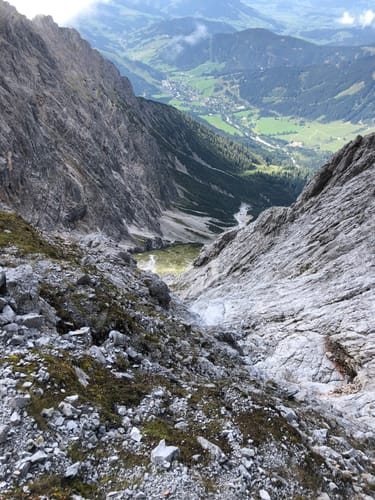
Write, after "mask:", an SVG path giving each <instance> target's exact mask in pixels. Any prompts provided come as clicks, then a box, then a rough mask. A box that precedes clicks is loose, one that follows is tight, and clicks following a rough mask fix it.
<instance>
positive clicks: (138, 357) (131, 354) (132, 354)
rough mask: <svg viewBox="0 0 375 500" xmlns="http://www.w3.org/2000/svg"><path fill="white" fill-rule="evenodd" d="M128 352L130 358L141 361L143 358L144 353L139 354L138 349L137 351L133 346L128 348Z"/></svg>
mask: <svg viewBox="0 0 375 500" xmlns="http://www.w3.org/2000/svg"><path fill="white" fill-rule="evenodd" d="M126 354H127V355H128V356H129V358H130V359H133V360H134V361H141V360H142V355H141V354H139V353H138V352H137V351H135V350H134V349H133V348H131V347H129V348H128V349H126Z"/></svg>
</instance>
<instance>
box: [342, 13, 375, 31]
mask: <svg viewBox="0 0 375 500" xmlns="http://www.w3.org/2000/svg"><path fill="white" fill-rule="evenodd" d="M374 21H375V12H374V11H373V10H372V9H368V10H364V11H363V12H362V13H361V14H359V15H357V16H354V15H351V14H350V13H349V12H348V11H345V12H344V14H343V15H342V16H341V17H340V19H338V22H339V23H340V24H343V25H345V26H361V27H362V28H367V27H368V26H373V25H374V24H375V23H374Z"/></svg>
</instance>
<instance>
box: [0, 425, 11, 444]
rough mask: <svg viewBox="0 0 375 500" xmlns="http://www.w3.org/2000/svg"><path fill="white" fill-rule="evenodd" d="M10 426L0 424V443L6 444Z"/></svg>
mask: <svg viewBox="0 0 375 500" xmlns="http://www.w3.org/2000/svg"><path fill="white" fill-rule="evenodd" d="M8 433H9V427H8V426H7V425H0V444H4V443H5V442H6V440H7V438H8Z"/></svg>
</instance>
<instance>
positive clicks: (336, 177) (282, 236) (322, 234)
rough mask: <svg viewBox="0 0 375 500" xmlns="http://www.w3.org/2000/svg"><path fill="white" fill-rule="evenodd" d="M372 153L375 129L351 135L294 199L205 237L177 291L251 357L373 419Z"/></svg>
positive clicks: (271, 370) (374, 203) (374, 279)
mask: <svg viewBox="0 0 375 500" xmlns="http://www.w3.org/2000/svg"><path fill="white" fill-rule="evenodd" d="M374 162H375V135H369V136H366V137H365V138H362V137H360V136H359V137H357V139H356V140H354V141H352V142H351V143H349V144H348V145H347V146H346V147H344V148H343V149H342V150H341V151H340V152H339V153H337V154H336V155H335V156H334V157H333V159H332V161H331V162H330V163H328V164H327V165H325V166H324V167H323V168H322V169H321V170H320V171H319V173H318V174H317V175H316V176H315V178H314V179H313V180H312V181H311V182H310V183H309V184H308V185H307V187H306V188H305V190H304V192H303V193H302V194H301V196H300V197H299V199H298V200H297V202H296V203H295V204H294V205H293V206H292V207H291V208H271V209H269V210H266V211H265V212H264V213H263V214H262V215H261V216H260V217H259V218H258V220H257V221H256V222H254V223H252V224H250V225H248V226H247V227H246V228H244V229H243V230H240V231H239V232H238V233H237V234H234V233H232V234H227V235H225V236H223V237H222V238H221V240H219V241H218V242H216V243H214V244H213V245H212V246H210V247H206V248H205V249H204V250H203V252H202V253H201V255H200V256H199V257H198V259H197V261H196V263H195V265H196V268H195V269H193V270H192V271H191V272H190V274H188V275H185V276H183V277H182V281H183V289H182V291H181V295H182V296H183V297H185V298H188V299H189V300H190V301H191V307H192V309H193V310H194V311H195V312H197V313H199V314H200V316H201V317H202V318H203V320H204V321H205V322H206V323H207V324H208V325H224V328H225V329H227V330H229V331H230V332H233V333H234V334H235V335H236V336H237V337H238V338H241V345H242V347H243V349H244V351H245V354H247V355H248V361H249V363H250V364H251V365H253V366H255V367H256V368H257V369H259V370H261V371H265V372H266V374H268V375H270V376H272V377H274V378H276V379H279V380H283V381H286V382H287V383H288V384H290V385H292V386H293V387H298V386H299V387H304V388H308V389H309V390H310V391H313V392H316V393H317V394H320V395H321V396H322V398H323V399H325V400H326V401H328V402H329V403H330V404H334V405H336V406H338V407H342V408H343V409H345V411H346V412H347V413H348V414H349V415H351V416H352V417H355V418H356V419H357V422H359V421H361V422H363V423H365V424H369V425H371V426H374V422H375V418H374V416H375V414H374V408H375V405H374V401H375V385H374V380H375V378H374V377H375V362H374V349H375V255H374V245H375V236H374V235H375V199H374V185H375V184H374V183H375V165H374ZM224 238H225V239H226V241H225V240H224ZM187 282H188V283H189V285H190V286H189V287H188V288H187V285H186V283H187ZM296 384H297V385H296Z"/></svg>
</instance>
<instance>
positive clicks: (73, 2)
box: [8, 0, 110, 25]
mask: <svg viewBox="0 0 375 500" xmlns="http://www.w3.org/2000/svg"><path fill="white" fill-rule="evenodd" d="M8 2H9V3H10V4H12V5H14V7H16V9H17V10H18V11H19V12H20V13H21V14H24V15H25V16H27V17H28V18H30V19H32V18H33V17H35V16H37V15H38V14H44V15H50V16H52V17H53V19H54V21H55V22H57V23H58V24H60V25H64V24H66V23H67V22H69V21H71V20H72V19H74V18H76V17H77V16H79V15H80V14H82V13H84V12H88V11H90V10H91V9H93V8H94V7H95V6H96V5H98V4H100V3H109V2H110V0H8Z"/></svg>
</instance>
